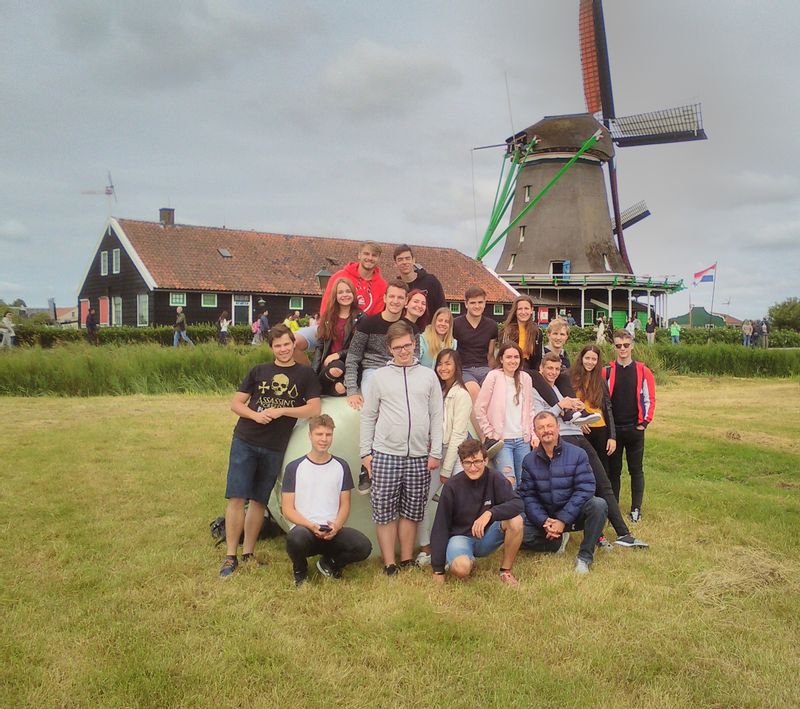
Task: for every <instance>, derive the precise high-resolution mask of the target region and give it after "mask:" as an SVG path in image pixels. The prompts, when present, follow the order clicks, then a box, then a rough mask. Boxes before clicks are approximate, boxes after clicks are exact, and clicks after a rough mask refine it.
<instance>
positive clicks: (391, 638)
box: [0, 377, 800, 708]
mask: <svg viewBox="0 0 800 709" xmlns="http://www.w3.org/2000/svg"><path fill="white" fill-rule="evenodd" d="M227 402H228V397H227V396H196V395H183V396H180V395H166V396H130V397H104V398H35V399H23V398H0V416H2V420H3V422H4V427H3V428H4V433H5V441H4V443H5V445H4V446H3V447H2V464H1V469H2V474H1V476H0V477H1V480H0V482H1V483H2V485H1V486H0V525H2V530H3V532H4V534H3V543H2V549H3V552H2V564H0V607H1V608H2V636H1V638H2V639H0V704H1V705H3V706H10V707H18V706H36V707H49V706H87V705H92V706H102V707H117V706H119V707H122V706H126V707H134V706H135V707H163V706H187V707H189V706H191V707H194V706H247V707H261V706H265V707H292V708H294V707H332V706H345V707H384V706H411V707H465V708H466V707H478V706H514V707H517V706H518V707H538V706H542V707H550V706H567V707H572V706H574V707H579V706H581V707H582V706H601V707H620V706H646V707H661V706H704V707H705V706H714V707H733V706H736V707H739V706H754V707H755V706H776V707H778V706H780V707H787V706H798V705H800V688H798V682H797V678H798V675H800V653H798V640H799V639H800V632H799V631H800V627H799V626H800V620H799V618H800V563H799V562H800V551H798V547H797V540H798V533H800V472H798V471H799V470H800V436H798V432H799V431H800V427H799V426H798V424H797V421H798V420H799V419H800V397H798V384H797V382H796V381H794V382H791V381H786V380H770V381H765V380H761V381H756V380H733V379H708V378H705V379H701V378H687V377H672V378H671V380H670V384H669V385H666V386H663V387H661V388H660V389H659V400H658V411H657V413H656V422H655V423H654V424H653V426H652V427H651V428H650V429H649V430H648V452H647V458H646V467H645V470H646V479H647V485H648V487H647V491H646V495H645V508H644V512H645V518H644V520H643V522H642V523H641V524H640V525H639V526H638V527H637V528H636V532H637V534H638V535H639V536H641V537H642V538H644V539H646V540H648V541H649V542H650V543H651V544H652V547H651V548H650V549H649V550H642V551H633V550H625V549H617V550H616V551H614V552H613V553H611V554H602V555H601V554H600V553H598V556H597V558H596V563H595V565H594V567H593V570H592V573H591V574H590V575H589V576H588V577H584V578H576V577H575V575H574V574H573V571H572V565H573V559H574V555H575V552H576V551H577V540H575V539H573V540H570V544H569V547H568V555H567V557H543V556H535V555H528V554H524V553H523V555H522V557H521V558H520V560H519V561H518V564H517V566H516V571H517V573H518V576H519V577H520V579H521V581H522V586H521V587H520V588H519V589H516V590H514V589H507V588H505V587H502V586H501V585H500V584H499V582H498V581H497V578H496V567H497V566H498V563H497V562H498V560H497V559H495V558H493V559H491V560H486V561H484V562H483V563H481V564H480V565H479V569H478V573H477V574H476V576H475V578H473V579H472V580H471V581H469V582H468V583H453V582H449V583H448V584H447V585H446V586H445V587H444V588H443V589H437V588H434V587H433V585H432V582H431V580H430V577H429V575H428V573H427V572H423V571H415V572H409V573H408V574H406V575H404V576H402V577H401V578H398V579H386V578H385V577H383V576H382V575H381V574H380V573H379V568H380V567H379V561H377V560H372V561H370V562H367V563H366V564H363V565H360V567H357V568H352V569H348V572H347V578H346V580H345V581H343V582H341V583H336V582H333V581H327V580H322V579H318V578H312V580H311V582H310V583H309V584H307V585H306V587H305V588H303V589H301V590H300V591H296V590H295V589H294V588H293V587H292V585H291V582H290V578H291V574H290V566H289V562H288V559H287V558H286V556H285V553H284V550H283V541H282V540H271V541H267V542H261V543H259V546H258V547H257V552H258V553H259V555H260V556H262V557H263V558H264V559H265V560H266V561H267V566H265V567H262V568H255V569H246V570H244V571H242V572H241V573H237V574H236V575H235V576H234V577H233V578H231V579H230V580H228V581H221V580H220V579H218V578H217V570H218V567H219V563H220V560H221V552H220V550H219V549H215V548H214V547H213V545H212V543H211V538H210V536H209V532H208V523H209V522H210V520H211V519H212V518H213V517H215V516H217V515H218V514H221V511H222V509H223V505H224V500H223V499H222V498H223V491H224V482H225V472H226V461H227V453H228V446H229V442H230V432H231V428H232V426H233V423H234V417H233V415H232V414H230V413H229V411H228V408H227ZM628 490H629V485H628V481H627V480H625V481H624V483H623V509H625V505H626V503H627V499H626V494H627V491H628ZM612 536H613V535H612Z"/></svg>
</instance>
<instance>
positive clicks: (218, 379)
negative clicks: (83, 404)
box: [0, 343, 272, 396]
mask: <svg viewBox="0 0 800 709" xmlns="http://www.w3.org/2000/svg"><path fill="white" fill-rule="evenodd" d="M271 361H272V350H270V349H269V347H266V346H263V347H250V346H241V347H239V346H232V347H219V346H218V345H214V344H201V345H198V346H197V347H181V348H180V349H177V350H176V349H173V348H172V347H169V348H166V347H159V346H157V345H152V344H137V345H122V346H120V345H109V346H107V347H92V346H90V345H87V344H85V343H79V344H61V345H60V346H58V347H55V348H52V349H42V348H41V347H23V348H19V349H17V350H15V351H12V352H7V353H3V356H2V357H0V395H6V396H39V395H57V396H100V395H120V394H165V393H170V392H178V393H182V392H194V393H200V392H220V393H231V392H233V391H234V390H235V389H236V387H238V386H239V384H240V383H241V382H242V380H243V379H244V377H245V374H247V372H248V371H249V370H250V369H251V368H252V367H253V366H255V365H256V364H260V363H262V362H271Z"/></svg>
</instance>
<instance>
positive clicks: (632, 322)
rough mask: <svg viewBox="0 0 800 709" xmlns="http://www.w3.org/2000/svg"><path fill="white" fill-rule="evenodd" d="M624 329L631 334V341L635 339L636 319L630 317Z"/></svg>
mask: <svg viewBox="0 0 800 709" xmlns="http://www.w3.org/2000/svg"><path fill="white" fill-rule="evenodd" d="M625 329H626V330H627V331H628V332H629V333H630V334H631V338H632V339H634V340H635V339H636V318H635V317H633V315H631V316H630V317H629V318H628V322H627V323H625Z"/></svg>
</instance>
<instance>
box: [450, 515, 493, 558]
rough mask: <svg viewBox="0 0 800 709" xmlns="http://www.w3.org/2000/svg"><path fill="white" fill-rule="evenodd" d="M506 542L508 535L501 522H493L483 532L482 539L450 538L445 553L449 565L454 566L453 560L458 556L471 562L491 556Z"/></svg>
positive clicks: (459, 536) (457, 536)
mask: <svg viewBox="0 0 800 709" xmlns="http://www.w3.org/2000/svg"><path fill="white" fill-rule="evenodd" d="M505 540H506V535H505V532H503V530H502V529H500V522H492V523H491V524H490V525H489V526H488V527H487V528H486V529H485V530H483V537H481V538H480V539H476V538H475V537H467V536H461V535H456V536H455V537H450V539H449V541H448V542H447V551H446V552H445V556H446V557H447V563H448V564H452V563H453V559H455V558H456V557H458V556H468V557H469V559H470V561H472V560H473V559H475V557H480V556H489V554H493V553H494V552H496V551H497V550H498V549H499V548H500V547H501V546H503V542H504V541H505Z"/></svg>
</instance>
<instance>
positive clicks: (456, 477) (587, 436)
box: [220, 242, 655, 585]
mask: <svg viewBox="0 0 800 709" xmlns="http://www.w3.org/2000/svg"><path fill="white" fill-rule="evenodd" d="M379 257H380V247H379V246H378V245H377V244H374V243H372V242H367V243H365V244H363V245H362V247H361V250H360V252H359V257H358V261H357V262H353V263H351V264H348V266H346V267H345V269H343V270H342V271H340V272H339V273H336V274H334V276H333V277H332V278H331V279H330V282H329V285H328V288H327V289H326V292H325V294H324V296H323V301H322V308H321V314H320V317H319V321H318V323H317V325H316V328H314V329H312V328H301V329H300V330H298V331H297V332H296V333H295V332H292V330H291V329H290V328H288V327H287V326H285V325H283V324H281V325H277V326H275V327H273V328H272V329H270V330H269V332H268V335H267V337H268V341H269V344H270V346H271V347H272V350H273V353H274V362H272V363H270V364H262V365H258V366H256V367H255V368H253V370H251V372H250V373H249V374H248V376H247V377H246V378H245V380H244V381H243V382H242V384H241V386H240V387H239V391H238V392H237V393H236V394H235V395H234V398H233V402H232V404H231V409H232V410H233V411H234V413H236V414H238V415H239V421H238V422H237V424H236V427H235V429H234V435H233V442H232V445H231V453H230V462H229V469H228V483H227V490H226V497H227V498H228V505H227V508H226V536H227V550H226V551H227V554H226V557H225V560H224V562H223V565H222V567H221V569H220V576H222V577H227V576H230V575H231V574H232V573H234V572H235V571H236V569H237V568H238V566H239V558H238V556H237V551H238V542H239V537H240V535H241V534H242V532H243V534H244V539H243V545H242V552H243V555H242V562H243V563H248V562H253V561H255V557H254V546H255V542H256V539H257V536H258V532H259V530H260V528H261V523H262V521H263V515H264V509H265V506H266V504H267V501H268V499H269V495H270V491H271V490H272V488H273V487H274V486H275V482H276V480H277V478H278V475H279V473H280V468H281V464H282V459H283V454H284V452H285V450H286V446H287V445H288V440H289V434H290V433H291V430H292V428H293V426H294V423H295V421H296V420H297V419H298V418H309V419H310V421H309V439H310V446H311V450H310V452H309V453H308V454H307V455H305V456H303V457H302V458H300V459H298V460H295V461H292V462H290V463H289V464H288V465H287V466H286V468H285V471H284V476H283V486H282V496H281V504H282V511H283V514H284V516H285V518H286V519H287V520H288V521H289V522H290V523H291V524H292V525H293V526H292V529H291V530H290V532H289V534H288V537H287V553H288V555H289V557H290V558H291V560H292V565H293V571H294V580H295V583H296V584H297V585H302V584H303V583H305V581H306V578H307V574H308V558H309V557H312V556H319V560H318V561H317V569H318V570H319V571H320V573H322V574H323V575H325V576H330V577H335V578H338V577H340V576H341V574H342V569H343V568H344V567H345V566H346V565H348V564H350V563H353V562H355V561H358V560H360V559H364V558H366V557H367V556H369V554H370V553H371V545H370V543H369V540H368V539H367V538H366V537H365V536H364V535H363V534H362V533H360V532H358V531H357V530H353V529H348V528H347V527H345V526H344V525H345V523H346V521H347V516H348V513H349V509H350V495H351V492H352V490H353V489H355V488H356V484H355V481H354V479H353V474H352V472H351V470H350V468H349V466H348V465H347V462H346V461H344V460H341V459H339V458H336V457H335V456H332V455H331V454H330V452H329V449H330V446H331V443H332V440H333V435H334V428H335V423H334V421H333V420H332V419H331V418H330V417H329V416H324V415H323V416H321V415H320V405H321V399H320V397H321V396H322V395H323V394H325V395H329V396H346V397H347V403H348V404H349V405H350V406H351V407H352V408H354V409H356V410H358V411H360V437H359V439H360V456H361V470H360V473H359V477H358V484H357V491H358V492H359V493H361V494H365V495H366V494H369V495H370V501H371V509H372V521H373V522H374V524H375V536H376V539H377V541H378V546H379V547H380V554H381V557H382V560H383V569H384V573H385V574H386V575H387V576H394V575H396V574H397V573H399V572H400V571H401V570H403V569H406V568H410V567H418V566H424V565H430V566H431V568H432V570H433V575H434V578H435V579H436V581H437V582H442V581H444V578H445V575H446V569H449V571H450V573H451V574H452V575H454V576H458V577H465V576H468V575H469V573H471V571H472V568H473V566H474V563H475V559H476V558H478V557H481V556H485V555H488V554H490V553H492V552H493V551H495V550H496V549H498V548H500V547H501V546H502V547H503V553H502V562H501V566H500V580H501V581H502V582H504V583H506V584H510V585H517V583H518V581H517V579H516V578H515V576H514V574H513V571H512V568H513V563H514V560H515V558H516V556H517V553H518V551H519V550H520V549H529V550H533V551H548V552H563V551H564V549H565V547H566V544H567V539H568V537H569V534H570V533H571V532H573V531H576V530H580V529H583V531H584V535H583V540H582V542H581V544H580V548H579V551H578V555H577V559H576V565H575V570H576V572H578V573H586V572H588V570H589V568H590V566H591V564H592V562H593V559H594V553H595V550H596V549H597V548H602V549H606V550H610V549H612V548H613V547H614V545H617V546H620V547H646V546H647V544H646V543H645V542H643V541H641V540H640V539H637V538H636V537H635V536H634V535H633V534H632V533H631V530H630V528H629V527H628V522H633V523H637V522H639V521H640V520H641V517H642V503H643V494H644V473H643V467H642V464H643V455H644V441H645V429H646V428H647V426H648V424H649V423H650V422H651V421H652V418H653V413H654V411H655V382H654V379H653V375H652V373H651V372H650V370H649V369H648V368H647V367H646V366H644V365H643V364H642V363H640V362H637V361H635V360H634V359H633V357H632V351H633V337H632V336H631V334H630V332H628V331H627V330H618V331H616V332H614V335H613V342H614V347H615V351H616V358H615V360H614V361H613V362H611V363H610V364H609V365H607V366H605V367H604V366H603V364H602V362H601V357H602V353H601V351H600V349H599V348H598V347H597V346H596V345H594V344H591V345H587V346H586V347H584V348H583V350H581V352H580V354H579V356H578V359H577V361H576V363H575V365H574V366H571V363H570V360H569V356H568V355H567V352H566V351H565V349H564V345H565V343H566V341H567V338H568V337H569V325H568V323H567V322H566V321H565V320H562V319H558V318H557V319H555V320H553V321H551V322H550V323H549V326H548V327H547V330H546V340H547V344H544V340H545V336H544V334H543V332H542V330H541V329H540V328H539V327H538V325H537V324H536V322H535V319H534V317H533V313H534V305H533V302H532V300H531V299H530V298H529V297H528V296H526V295H522V296H519V297H518V298H516V299H515V301H514V303H513V306H512V308H511V310H510V312H509V314H508V317H507V318H506V320H505V322H504V323H503V324H502V325H501V326H498V323H497V322H496V321H494V320H493V319H491V318H489V317H487V316H486V315H484V309H485V306H486V294H485V293H484V292H483V290H482V289H480V288H479V287H475V286H473V287H470V288H467V290H466V293H465V297H464V304H465V307H466V312H465V314H463V315H460V316H459V317H457V318H455V319H453V316H452V314H451V313H450V310H449V308H446V307H444V294H443V291H442V289H441V285H440V284H439V282H438V280H437V279H436V278H435V276H433V275H432V274H429V273H427V272H426V271H424V270H423V269H421V268H419V267H418V266H416V265H415V262H414V258H413V252H412V251H411V248H410V247H408V246H407V245H401V246H399V247H397V249H395V252H394V261H395V265H396V267H397V270H398V274H399V277H398V278H397V279H395V280H392V281H390V282H386V281H385V280H384V279H383V278H382V276H381V274H380V270H379V267H378V265H377V262H378V258H379ZM308 349H313V350H314V360H313V367H312V366H309V365H308V364H307V358H306V356H305V353H306V350H308ZM303 360H306V361H305V362H304V361H303ZM623 455H624V456H625V458H626V460H627V464H628V471H629V474H630V477H631V507H630V512H629V514H628V515H627V518H626V517H625V516H624V515H623V514H622V513H621V511H620V507H619V498H620V486H621V471H622V460H623ZM248 501H249V505H247V502H248ZM433 501H438V505H436V506H435V514H433V511H434V505H432V502H433ZM607 520H608V521H609V522H610V523H611V527H612V528H613V529H614V532H615V534H616V539H615V542H614V545H612V543H611V542H609V541H608V540H607V539H606V537H605V535H604V528H605V525H606V521H607ZM398 550H399V554H398Z"/></svg>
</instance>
